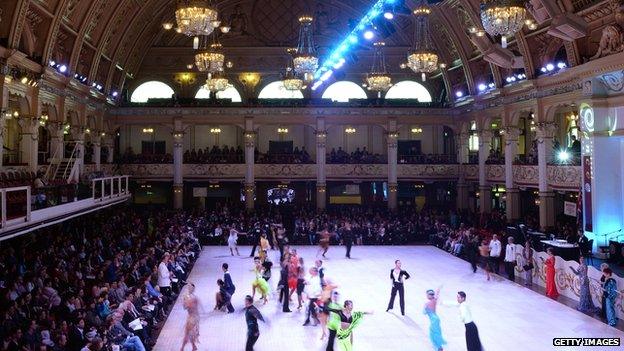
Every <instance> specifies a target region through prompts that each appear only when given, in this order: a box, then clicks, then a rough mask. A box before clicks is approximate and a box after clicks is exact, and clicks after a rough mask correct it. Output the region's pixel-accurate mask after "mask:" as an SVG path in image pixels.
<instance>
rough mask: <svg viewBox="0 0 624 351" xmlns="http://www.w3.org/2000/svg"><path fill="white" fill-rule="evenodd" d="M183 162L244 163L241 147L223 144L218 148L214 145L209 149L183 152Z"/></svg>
mask: <svg viewBox="0 0 624 351" xmlns="http://www.w3.org/2000/svg"><path fill="white" fill-rule="evenodd" d="M184 163H189V164H215V163H245V155H244V154H243V149H242V148H241V147H240V146H238V147H236V148H235V147H234V146H229V147H228V146H227V145H225V146H223V148H220V147H218V146H216V145H214V146H213V147H212V148H211V149H209V148H208V147H206V148H205V149H203V150H202V149H198V150H195V149H192V150H190V151H189V150H186V151H185V152H184Z"/></svg>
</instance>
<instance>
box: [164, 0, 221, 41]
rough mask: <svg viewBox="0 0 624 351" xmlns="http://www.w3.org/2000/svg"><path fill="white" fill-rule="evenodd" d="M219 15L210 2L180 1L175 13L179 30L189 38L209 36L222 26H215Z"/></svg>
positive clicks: (199, 0)
mask: <svg viewBox="0 0 624 351" xmlns="http://www.w3.org/2000/svg"><path fill="white" fill-rule="evenodd" d="M218 14H219V13H218V12H217V10H216V9H215V8H213V7H211V6H210V1H208V0H178V6H177V9H176V11H175V17H176V23H177V25H178V27H177V29H179V33H184V34H185V35H188V36H189V37H197V36H200V35H209V34H210V33H212V32H213V31H214V30H215V28H216V27H218V26H219V24H220V22H219V23H218V24H217V25H216V26H215V24H216V23H217V22H218V20H217V16H218ZM163 27H164V25H163ZM176 31H177V30H176Z"/></svg>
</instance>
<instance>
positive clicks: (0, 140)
mask: <svg viewBox="0 0 624 351" xmlns="http://www.w3.org/2000/svg"><path fill="white" fill-rule="evenodd" d="M0 78H1V77H0ZM5 114H6V111H5V110H4V109H3V108H0V145H4V125H5V122H6V116H5ZM3 151H4V147H0V167H2V162H3V161H4V155H3Z"/></svg>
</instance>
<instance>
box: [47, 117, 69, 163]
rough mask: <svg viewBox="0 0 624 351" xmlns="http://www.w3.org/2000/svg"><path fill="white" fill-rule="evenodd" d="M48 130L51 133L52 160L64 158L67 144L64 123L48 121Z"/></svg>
mask: <svg viewBox="0 0 624 351" xmlns="http://www.w3.org/2000/svg"><path fill="white" fill-rule="evenodd" d="M47 128H48V132H49V133H50V161H52V159H55V158H56V159H63V157H64V155H63V153H64V151H65V146H64V134H63V124H62V123H61V122H48V125H47Z"/></svg>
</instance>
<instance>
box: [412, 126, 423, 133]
mask: <svg viewBox="0 0 624 351" xmlns="http://www.w3.org/2000/svg"><path fill="white" fill-rule="evenodd" d="M422 132H423V130H422V128H421V127H413V128H412V133H414V134H420V133H422Z"/></svg>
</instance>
